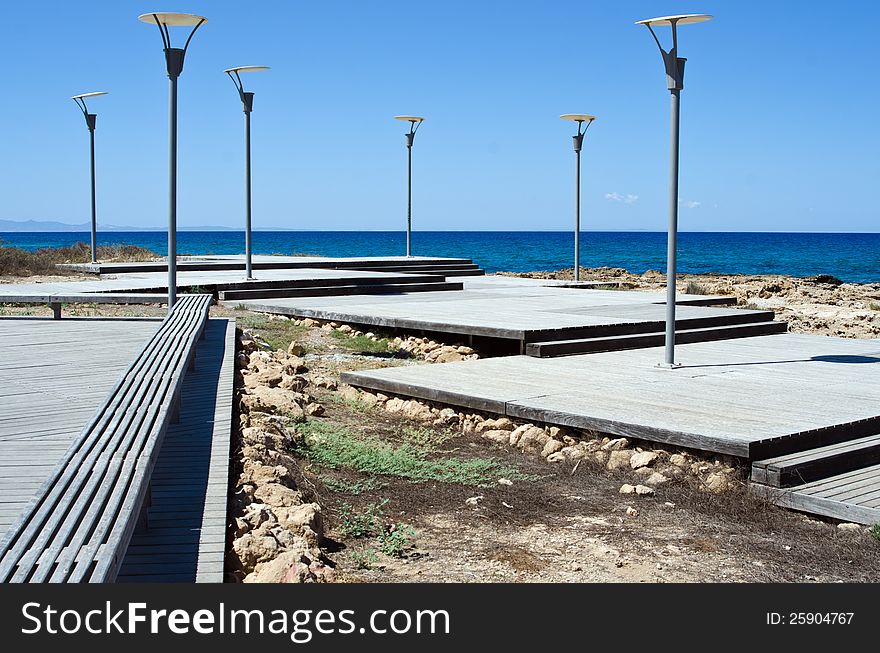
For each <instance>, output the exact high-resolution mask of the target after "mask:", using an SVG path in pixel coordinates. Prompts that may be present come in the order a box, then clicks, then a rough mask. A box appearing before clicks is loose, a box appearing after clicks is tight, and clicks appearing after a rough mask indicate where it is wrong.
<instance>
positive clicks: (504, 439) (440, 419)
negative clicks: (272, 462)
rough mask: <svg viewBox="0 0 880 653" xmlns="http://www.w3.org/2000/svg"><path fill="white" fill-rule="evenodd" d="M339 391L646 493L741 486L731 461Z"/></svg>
mask: <svg viewBox="0 0 880 653" xmlns="http://www.w3.org/2000/svg"><path fill="white" fill-rule="evenodd" d="M339 391H340V393H341V394H342V396H343V397H345V398H346V399H348V400H351V401H356V402H360V403H363V404H365V405H367V406H375V407H381V408H384V409H385V410H386V411H388V412H390V413H395V414H398V415H400V416H401V417H405V418H407V419H412V420H416V421H420V422H424V423H430V424H432V425H434V426H448V427H455V428H459V429H460V430H461V431H462V432H463V433H476V434H478V435H480V436H481V437H483V438H486V439H487V440H491V441H493V442H496V443H498V444H503V445H508V446H512V447H516V448H517V449H519V450H520V451H523V452H524V453H530V454H535V455H540V456H542V457H543V458H544V459H545V460H547V462H549V463H562V462H569V463H574V464H579V463H580V462H581V461H583V462H588V463H591V464H593V465H598V466H601V467H604V468H605V469H607V470H609V471H617V472H626V473H627V474H631V475H632V476H633V477H634V480H636V481H637V482H636V484H635V485H632V487H633V488H639V487H648V488H649V489H650V488H655V487H658V486H660V485H663V484H664V483H667V482H669V481H670V480H673V479H683V478H684V477H689V478H691V479H693V480H696V482H697V484H698V486H699V487H700V488H701V489H702V490H704V491H706V492H713V493H720V492H725V491H726V490H729V489H731V488H733V487H734V486H735V485H736V484H738V483H739V481H738V480H737V478H736V468H735V467H734V466H733V465H731V464H730V463H729V462H725V461H722V460H720V459H708V458H703V457H700V456H698V455H697V454H694V453H689V452H676V451H671V450H668V449H665V448H663V447H659V446H649V445H648V444H647V443H646V445H645V446H636V445H634V444H633V443H631V442H630V440H628V439H627V438H610V437H607V436H606V437H602V436H600V435H597V434H596V433H592V432H590V431H578V430H575V429H564V428H560V427H558V426H546V425H545V426H542V425H537V424H532V423H522V422H515V421H513V420H511V419H510V418H507V417H492V416H486V415H481V414H478V413H463V412H459V411H457V410H455V409H454V408H449V407H443V406H438V405H433V404H430V403H428V402H423V401H420V400H418V399H402V398H399V397H391V396H388V395H385V394H382V393H373V392H367V391H362V390H358V389H357V388H354V387H352V386H347V385H343V386H341V387H340V390H339ZM624 487H626V486H624ZM633 492H635V493H636V494H638V495H650V494H652V492H647V491H638V489H634V490H633ZM626 493H628V492H624V494H626Z"/></svg>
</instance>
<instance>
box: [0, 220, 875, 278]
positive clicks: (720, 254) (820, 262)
mask: <svg viewBox="0 0 880 653" xmlns="http://www.w3.org/2000/svg"><path fill="white" fill-rule="evenodd" d="M166 238H167V237H166V235H165V233H164V232H159V231H140V232H108V233H103V234H102V233H100V232H99V234H98V242H99V243H100V244H121V243H126V244H131V245H139V246H141V247H146V248H149V249H151V250H153V251H155V252H157V253H159V254H165V253H166V244H167V240H166ZM572 239H573V236H572V233H571V232H548V231H536V232H529V231H509V232H498V231H464V232H463V231H420V232H414V233H413V254H415V255H419V256H458V257H465V258H471V259H473V260H474V262H475V263H478V264H479V265H480V266H481V267H483V268H485V269H486V270H487V271H488V272H497V271H509V272H530V271H537V270H558V269H561V268H565V267H572V265H573V263H572V258H573V244H572ZM253 240H254V253H256V254H287V255H290V254H311V255H320V256H394V255H402V254H403V253H404V252H405V235H404V233H403V232H390V231H255V232H254V233H253ZM0 241H2V242H3V243H4V244H7V245H14V246H18V247H23V248H25V249H31V250H33V249H37V248H40V247H58V246H64V245H72V244H74V243H76V242H88V241H89V234H88V233H86V232H84V233H75V232H64V233H46V232H44V233H35V232H21V233H0ZM177 249H178V253H179V254H192V255H198V254H240V253H242V252H243V251H244V233H243V232H236V231H181V232H179V233H178V235H177ZM678 256H679V271H680V272H690V273H705V272H718V273H726V274H785V275H791V276H812V275H817V274H830V275H833V276H835V277H837V278H839V279H842V280H844V281H851V282H860V283H869V282H880V233H869V234H854V233H840V234H834V233H739V232H738V233H706V232H699V233H697V232H692V233H687V232H685V233H681V234H679V239H678ZM581 263H582V265H584V266H586V267H600V266H609V267H620V268H625V269H627V270H629V271H630V272H634V273H639V274H640V273H642V272H644V271H645V270H661V271H662V270H665V269H666V234H665V233H659V232H645V231H639V232H622V231H614V232H592V231H591V232H585V233H583V234H582V236H581Z"/></svg>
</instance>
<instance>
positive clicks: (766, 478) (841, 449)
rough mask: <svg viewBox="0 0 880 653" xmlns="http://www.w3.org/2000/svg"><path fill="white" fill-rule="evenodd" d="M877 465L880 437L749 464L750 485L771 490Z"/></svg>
mask: <svg viewBox="0 0 880 653" xmlns="http://www.w3.org/2000/svg"><path fill="white" fill-rule="evenodd" d="M875 464H880V434H876V435H869V436H867V437H863V438H857V439H855V440H848V441H845V442H838V443H835V444H829V445H826V446H824V447H816V448H814V449H807V450H805V451H799V452H796V453H791V454H788V455H785V456H778V457H776V458H768V459H766V460H757V461H755V462H753V463H752V481H754V482H756V483H762V484H764V485H769V486H772V487H788V486H792V485H799V484H803V483H810V482H812V481H817V480H820V479H823V478H827V477H829V476H834V475H837V474H843V473H846V472H850V471H854V470H857V469H862V468H864V467H867V466H869V465H875Z"/></svg>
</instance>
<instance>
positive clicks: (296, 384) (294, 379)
mask: <svg viewBox="0 0 880 653" xmlns="http://www.w3.org/2000/svg"><path fill="white" fill-rule="evenodd" d="M308 385H309V380H308V379H307V378H305V377H304V376H301V375H298V374H297V375H295V376H292V375H290V374H285V375H284V376H282V378H281V383H279V384H278V386H279V387H280V388H283V389H284V390H290V391H291V392H302V391H303V390H305V389H306V387H307V386H308Z"/></svg>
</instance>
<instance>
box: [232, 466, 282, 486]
mask: <svg viewBox="0 0 880 653" xmlns="http://www.w3.org/2000/svg"><path fill="white" fill-rule="evenodd" d="M241 482H242V483H248V484H251V485H254V486H255V487H259V486H261V485H268V484H270V483H280V484H282V485H286V484H289V483H290V472H289V471H288V469H287V468H286V467H284V465H274V466H273V465H261V464H259V463H254V462H250V461H248V462H245V463H244V467H243V469H242V473H241Z"/></svg>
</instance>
